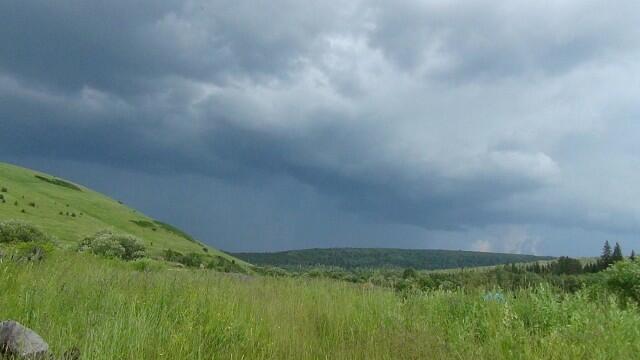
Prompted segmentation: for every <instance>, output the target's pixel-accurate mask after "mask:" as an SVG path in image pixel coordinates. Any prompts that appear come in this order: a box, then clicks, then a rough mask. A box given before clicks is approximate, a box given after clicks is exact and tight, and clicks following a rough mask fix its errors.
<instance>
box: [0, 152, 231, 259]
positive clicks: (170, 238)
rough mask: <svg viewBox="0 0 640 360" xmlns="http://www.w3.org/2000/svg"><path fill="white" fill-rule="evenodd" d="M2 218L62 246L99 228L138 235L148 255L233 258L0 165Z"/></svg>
mask: <svg viewBox="0 0 640 360" xmlns="http://www.w3.org/2000/svg"><path fill="white" fill-rule="evenodd" d="M8 219H17V220H24V221H28V222H30V223H32V224H34V225H36V226H38V227H39V228H41V229H42V230H44V231H45V232H47V233H49V234H51V235H54V236H55V237H57V238H58V240H59V241H60V243H62V244H74V243H77V242H79V241H80V240H81V238H82V237H84V236H87V235H91V234H93V233H95V232H97V231H99V230H102V229H112V230H115V231H118V232H124V233H128V234H132V235H135V236H137V237H139V238H140V239H142V240H143V241H144V243H145V246H146V247H147V249H149V251H150V253H151V254H154V253H155V254H160V252H161V251H163V250H165V249H172V250H176V251H181V252H197V253H198V252H199V253H203V254H204V253H205V252H206V253H208V254H211V255H220V256H223V257H225V258H228V259H230V260H233V257H231V256H230V255H228V254H225V253H223V252H221V251H218V250H216V249H214V248H212V247H209V246H207V245H204V244H203V243H201V242H199V241H198V240H196V239H194V238H193V237H191V236H190V235H189V234H187V233H185V232H184V231H182V230H180V229H178V228H176V227H174V226H171V225H169V224H166V223H164V222H161V221H158V220H155V219H152V218H150V217H148V216H146V215H144V214H142V213H140V212H138V211H137V210H134V209H132V208H129V207H127V206H126V205H124V204H122V203H121V202H119V201H117V200H114V199H111V198H109V197H107V196H105V195H102V194H100V193H97V192H95V191H92V190H91V189H88V188H86V187H84V186H81V185H78V184H74V183H72V182H70V181H67V180H64V179H60V178H57V177H54V176H51V175H48V174H44V173H41V172H37V171H33V170H29V169H25V168H21V167H18V166H14V165H10V164H6V163H0V221H2V220H8ZM240 263H243V262H242V261H240Z"/></svg>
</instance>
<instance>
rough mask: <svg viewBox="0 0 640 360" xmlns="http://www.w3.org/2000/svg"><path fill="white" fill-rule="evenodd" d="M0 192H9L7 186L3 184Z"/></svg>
mask: <svg viewBox="0 0 640 360" xmlns="http://www.w3.org/2000/svg"><path fill="white" fill-rule="evenodd" d="M0 192H3V193H6V192H9V190H7V188H6V187H4V186H3V187H2V189H0Z"/></svg>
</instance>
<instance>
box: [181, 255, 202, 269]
mask: <svg viewBox="0 0 640 360" xmlns="http://www.w3.org/2000/svg"><path fill="white" fill-rule="evenodd" d="M180 263H182V264H184V265H185V266H189V267H199V266H200V265H202V264H204V257H203V256H202V255H201V254H197V253H193V252H191V253H188V254H186V255H185V256H183V257H182V259H181V261H180Z"/></svg>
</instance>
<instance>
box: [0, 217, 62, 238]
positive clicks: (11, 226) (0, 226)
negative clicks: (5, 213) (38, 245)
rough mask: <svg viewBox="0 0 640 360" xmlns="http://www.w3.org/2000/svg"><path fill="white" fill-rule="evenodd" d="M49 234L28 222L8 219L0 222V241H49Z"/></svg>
mask: <svg viewBox="0 0 640 360" xmlns="http://www.w3.org/2000/svg"><path fill="white" fill-rule="evenodd" d="M50 240H51V237H49V236H48V235H47V234H45V233H44V232H42V231H41V230H40V229H38V228H37V227H35V226H34V225H31V224H29V223H27V222H24V221H20V220H7V221H3V222H0V243H13V242H48V241H50Z"/></svg>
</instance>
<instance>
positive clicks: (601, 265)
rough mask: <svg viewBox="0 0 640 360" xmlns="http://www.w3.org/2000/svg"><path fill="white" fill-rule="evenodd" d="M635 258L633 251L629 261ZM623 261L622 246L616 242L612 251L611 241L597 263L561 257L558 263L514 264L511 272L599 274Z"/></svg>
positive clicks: (606, 242)
mask: <svg viewBox="0 0 640 360" xmlns="http://www.w3.org/2000/svg"><path fill="white" fill-rule="evenodd" d="M635 258H636V253H635V251H633V250H632V251H631V254H630V256H629V259H631V260H635ZM622 260H624V255H623V253H622V247H621V246H620V244H619V243H617V242H616V244H615V245H614V247H613V249H612V248H611V244H609V241H605V242H604V245H603V247H602V254H601V255H600V257H599V258H598V259H597V260H596V261H590V262H583V261H580V260H578V259H574V258H570V257H568V256H561V257H559V258H558V259H557V260H556V261H552V262H549V263H540V262H536V263H534V264H528V265H525V266H520V267H518V266H516V265H515V264H512V265H511V269H509V270H510V271H511V272H532V273H536V274H555V275H560V274H567V275H577V274H588V273H597V272H599V271H602V270H605V269H607V268H608V267H609V266H611V265H612V264H615V263H616V262H618V261H622Z"/></svg>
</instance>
